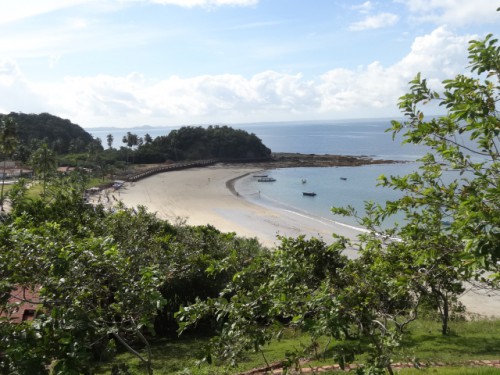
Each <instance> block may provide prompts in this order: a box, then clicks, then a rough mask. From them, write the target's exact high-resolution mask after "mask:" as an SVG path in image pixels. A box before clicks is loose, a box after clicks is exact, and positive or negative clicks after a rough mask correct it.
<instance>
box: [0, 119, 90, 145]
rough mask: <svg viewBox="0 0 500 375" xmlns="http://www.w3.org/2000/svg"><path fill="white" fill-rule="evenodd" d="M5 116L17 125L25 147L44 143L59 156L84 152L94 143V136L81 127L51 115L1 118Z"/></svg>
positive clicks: (18, 135) (20, 140)
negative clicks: (40, 142) (39, 142)
mask: <svg viewBox="0 0 500 375" xmlns="http://www.w3.org/2000/svg"><path fill="white" fill-rule="evenodd" d="M3 116H9V117H10V118H12V119H13V120H14V121H15V122H16V123H17V137H18V139H19V142H20V143H21V144H23V145H31V144H33V143H36V142H37V141H44V142H46V143H47V144H48V145H49V146H50V147H51V148H53V149H54V151H56V152H57V153H58V154H67V153H70V152H83V151H85V150H86V149H87V148H88V146H89V144H90V143H92V142H93V141H94V139H93V137H92V135H90V134H89V133H87V132H86V131H85V130H83V128H82V127H80V126H79V125H76V124H73V123H72V122H71V121H70V120H65V119H62V118H60V117H57V116H53V115H51V114H49V113H40V114H34V113H30V114H27V113H19V112H11V113H9V114H8V115H4V114H0V118H1V117H3Z"/></svg>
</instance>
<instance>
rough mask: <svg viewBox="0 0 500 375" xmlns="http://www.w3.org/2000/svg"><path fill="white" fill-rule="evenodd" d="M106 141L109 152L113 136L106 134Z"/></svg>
mask: <svg viewBox="0 0 500 375" xmlns="http://www.w3.org/2000/svg"><path fill="white" fill-rule="evenodd" d="M106 141H107V142H108V148H109V149H110V150H111V149H112V148H113V147H112V146H113V141H114V138H113V134H111V133H110V134H108V135H107V136H106Z"/></svg>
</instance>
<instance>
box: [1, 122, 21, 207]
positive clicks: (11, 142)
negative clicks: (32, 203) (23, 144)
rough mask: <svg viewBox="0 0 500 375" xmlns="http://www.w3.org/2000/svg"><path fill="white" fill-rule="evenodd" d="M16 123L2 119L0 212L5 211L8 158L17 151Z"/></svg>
mask: <svg viewBox="0 0 500 375" xmlns="http://www.w3.org/2000/svg"><path fill="white" fill-rule="evenodd" d="M16 126H17V125H16V123H15V121H14V120H13V119H11V118H10V117H4V118H2V121H1V123H0V154H1V155H2V158H3V172H2V187H1V190H0V210H2V211H3V210H4V208H3V204H4V198H5V197H4V184H5V174H6V161H7V158H8V157H10V156H12V154H13V153H14V151H15V150H16V147H17V143H18V139H17V135H16Z"/></svg>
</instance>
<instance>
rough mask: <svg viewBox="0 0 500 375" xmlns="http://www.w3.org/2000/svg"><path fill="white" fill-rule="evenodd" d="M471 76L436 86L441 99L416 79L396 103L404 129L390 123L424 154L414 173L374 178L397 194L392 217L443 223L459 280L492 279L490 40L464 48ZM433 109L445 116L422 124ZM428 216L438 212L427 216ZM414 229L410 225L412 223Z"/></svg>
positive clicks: (499, 214)
mask: <svg viewBox="0 0 500 375" xmlns="http://www.w3.org/2000/svg"><path fill="white" fill-rule="evenodd" d="M469 62H470V69H471V73H472V74H471V75H470V76H466V75H458V76H456V77H455V78H454V79H449V80H445V81H443V85H444V92H443V93H441V94H440V93H438V92H436V91H434V90H431V89H430V88H428V86H427V82H426V80H425V79H422V78H421V77H420V75H417V77H416V78H415V79H414V80H413V81H412V82H411V91H410V93H408V94H406V95H404V96H403V97H402V98H401V100H400V103H399V106H400V108H401V109H402V111H403V113H404V114H405V116H406V118H407V120H406V121H405V122H397V121H393V123H392V131H393V134H394V135H396V134H397V133H399V132H403V131H404V132H405V134H404V137H405V142H406V143H414V144H423V145H426V146H428V147H430V149H431V152H429V153H428V154H427V155H426V156H425V157H424V158H423V159H422V160H421V162H422V166H421V167H420V170H419V171H418V172H416V173H414V174H412V175H409V176H405V177H402V178H394V179H388V178H384V177H383V178H382V179H381V183H382V184H383V185H385V186H388V187H392V188H396V189H399V190H402V191H403V192H405V197H404V198H402V199H400V200H399V201H398V202H396V203H395V207H396V208H397V209H399V210H409V209H410V207H411V208H412V210H413V207H414V208H415V209H420V210H424V209H427V208H428V207H435V206H437V207H439V209H440V214H439V215H441V217H440V218H441V219H442V220H446V221H447V222H449V223H450V225H449V227H448V226H447V227H445V228H443V230H442V233H446V235H447V237H448V238H455V239H456V241H455V243H456V248H455V251H456V252H457V255H458V256H459V258H460V266H462V268H461V270H462V272H463V274H464V276H465V277H470V276H475V277H479V275H480V274H482V272H484V271H490V272H493V275H490V276H491V279H497V280H498V279H500V273H499V266H500V263H499V260H500V186H499V184H500V161H499V150H500V115H499V111H498V108H497V103H498V101H499V100H500V84H499V82H500V46H498V41H497V39H494V38H493V36H492V35H491V34H490V35H488V36H487V37H486V38H485V39H484V40H472V41H470V43H469ZM434 102H436V103H438V104H439V105H440V106H442V107H444V108H446V110H447V114H446V115H444V116H440V117H438V118H426V117H425V115H424V112H423V109H422V106H423V105H425V104H427V103H434ZM434 213H435V215H438V210H437V209H434ZM413 223H415V220H414V221H413Z"/></svg>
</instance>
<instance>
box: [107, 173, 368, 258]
mask: <svg viewBox="0 0 500 375" xmlns="http://www.w3.org/2000/svg"><path fill="white" fill-rule="evenodd" d="M259 170H260V169H258V168H254V167H249V168H248V167H240V166H236V167H234V166H221V165H215V166H211V167H205V168H193V169H186V170H182V171H173V172H168V173H161V174H157V175H153V176H151V177H148V178H146V179H144V180H140V181H138V182H136V183H126V184H125V185H124V187H123V188H122V189H120V190H118V191H117V192H115V193H113V194H114V195H115V197H116V198H117V199H118V200H121V201H122V202H123V203H124V204H125V205H126V206H127V207H137V206H139V205H141V206H144V207H146V208H147V210H148V211H150V212H155V213H156V214H157V215H158V216H159V217H161V218H163V219H167V220H169V221H171V222H176V221H179V220H182V221H185V222H186V223H187V224H190V225H205V224H211V225H213V226H214V227H216V228H217V229H219V230H221V231H224V232H235V233H237V234H238V235H240V236H244V237H257V238H258V239H259V240H260V242H261V243H262V244H264V245H266V246H268V247H273V246H275V245H277V244H278V243H279V241H278V240H277V236H278V235H282V236H293V237H297V236H299V235H304V236H306V237H308V238H309V237H312V236H315V237H320V238H322V239H323V240H324V241H325V242H327V243H328V242H331V241H332V233H334V232H335V233H338V234H341V235H344V236H346V237H349V238H353V239H354V238H355V237H356V235H357V234H358V233H359V231H356V230H355V229H354V228H351V227H348V226H344V225H342V224H336V223H334V222H331V221H322V220H320V219H317V218H314V217H309V216H305V215H302V214H298V213H294V212H291V211H287V210H284V209H278V208H270V207H265V206H261V205H258V204H254V203H251V202H249V201H248V200H246V199H245V197H244V196H242V195H240V194H239V192H238V191H237V188H236V190H234V191H233V192H231V190H230V189H229V188H228V186H227V185H228V181H231V180H235V179H237V178H239V177H242V176H245V175H247V174H253V173H257V172H258V171H259ZM236 186H237V184H236ZM352 255H353V256H354V254H352Z"/></svg>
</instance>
